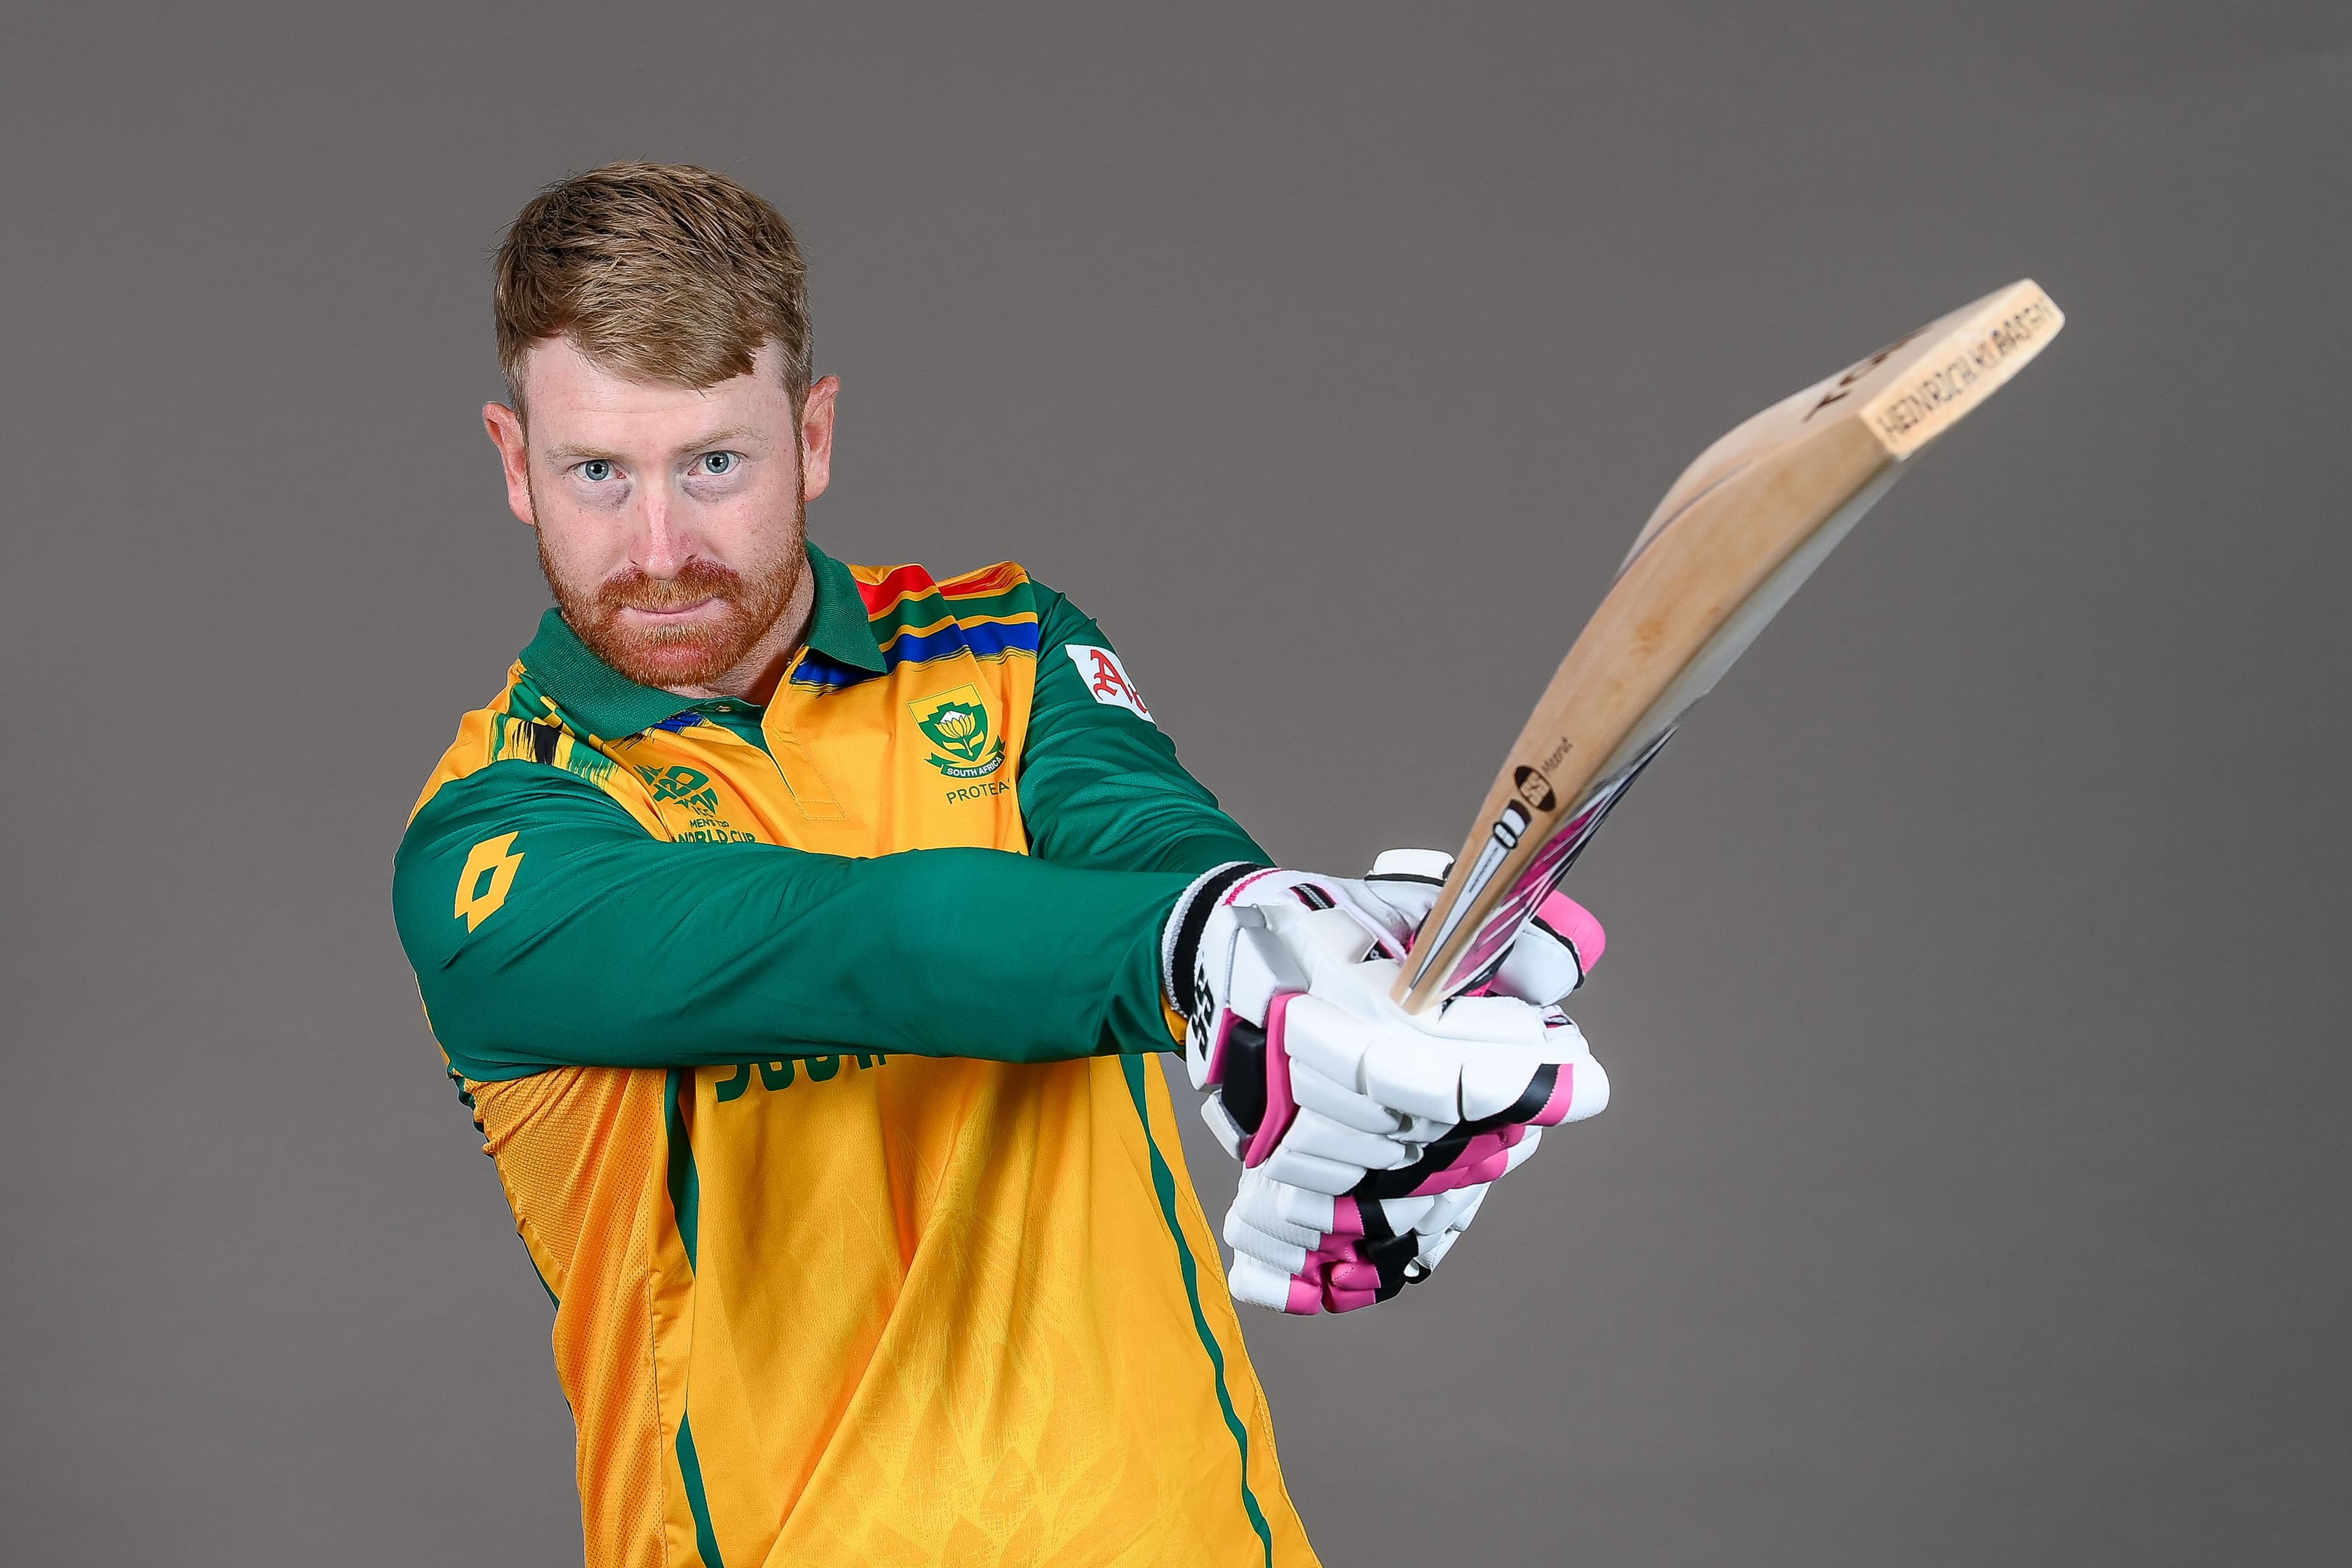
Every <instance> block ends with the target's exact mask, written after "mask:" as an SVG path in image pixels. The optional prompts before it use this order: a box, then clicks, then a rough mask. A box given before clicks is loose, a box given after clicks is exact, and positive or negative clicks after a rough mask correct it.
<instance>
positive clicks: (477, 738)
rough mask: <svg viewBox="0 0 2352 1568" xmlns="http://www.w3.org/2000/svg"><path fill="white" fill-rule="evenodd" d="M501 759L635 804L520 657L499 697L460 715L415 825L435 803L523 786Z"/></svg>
mask: <svg viewBox="0 0 2352 1568" xmlns="http://www.w3.org/2000/svg"><path fill="white" fill-rule="evenodd" d="M502 764H521V765H522V766H523V767H525V768H528V769H530V771H531V773H533V774H535V775H537V776H538V777H540V778H546V777H547V776H548V775H549V774H551V773H552V774H555V775H562V777H563V778H564V780H565V782H566V783H572V782H575V781H576V782H577V783H579V784H589V785H593V786H594V787H596V788H597V789H599V790H601V791H603V792H604V794H606V795H609V796H611V797H612V798H613V799H614V800H615V801H617V802H618V803H620V804H621V805H624V806H629V805H632V804H633V799H632V795H631V793H630V792H629V791H627V790H626V789H625V788H616V787H615V786H616V784H625V782H626V781H625V779H624V778H621V777H616V774H618V773H619V768H618V765H617V764H616V763H614V761H613V759H612V758H611V757H609V756H607V755H605V754H604V752H601V751H599V750H597V749H596V747H595V746H594V745H593V744H592V743H591V742H590V741H589V739H588V738H587V737H585V736H583V735H580V734H578V733H575V732H574V731H573V730H572V726H571V725H570V724H568V723H566V722H565V721H564V718H563V715H562V713H561V712H559V711H558V710H556V707H555V704H554V703H553V702H552V701H551V700H549V699H547V698H546V697H545V696H544V695H543V694H541V692H540V690H539V689H538V687H537V686H536V685H535V684H534V683H533V682H532V680H531V678H530V671H529V670H527V669H526V668H524V666H523V664H522V662H521V661H520V660H517V661H516V662H515V663H514V664H512V665H511V666H509V668H508V670H507V679H506V685H505V686H504V687H503V688H501V689H500V690H499V694H498V696H496V697H495V698H493V699H492V700H490V701H489V702H488V703H487V704H485V705H484V706H482V707H480V708H477V709H475V710H473V711H472V712H470V713H468V714H467V715H466V716H465V717H464V718H462V719H460V720H458V721H457V738H456V739H455V740H453V741H451V742H449V745H448V748H447V749H446V751H444V752H442V753H441V759H440V761H439V762H438V763H435V764H434V768H433V772H432V773H431V774H430V775H429V776H428V777H427V778H426V779H425V788H424V790H423V791H422V792H421V793H420V794H419V795H417V797H416V804H415V805H413V806H411V807H410V808H409V812H408V820H409V825H410V828H411V830H412V831H413V830H414V829H415V826H416V824H417V819H418V818H419V817H420V816H423V815H425V811H426V808H427V807H429V806H433V805H436V803H439V804H440V805H444V806H446V805H450V804H453V803H454V801H455V800H456V798H457V797H458V796H460V795H464V796H468V797H470V796H476V795H481V794H483V793H484V792H485V790H488V791H490V792H492V793H497V792H498V790H499V786H501V785H503V786H506V787H507V788H509V789H513V788H516V787H520V786H522V785H524V784H525V780H524V779H523V778H522V777H521V776H520V774H519V773H517V771H516V769H515V768H513V767H511V766H506V765H502Z"/></svg>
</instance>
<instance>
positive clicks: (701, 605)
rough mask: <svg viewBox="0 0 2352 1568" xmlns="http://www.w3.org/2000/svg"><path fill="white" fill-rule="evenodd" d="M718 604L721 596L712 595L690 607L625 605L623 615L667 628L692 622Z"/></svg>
mask: <svg viewBox="0 0 2352 1568" xmlns="http://www.w3.org/2000/svg"><path fill="white" fill-rule="evenodd" d="M718 602H719V596H718V595H715V594H712V595H705V596H704V597H702V598H699V599H697V600H695V601H694V602H693V603H692V604H690V605H664V606H662V607H661V608H659V609H654V608H649V607H647V606H646V605H622V606H621V610H622V613H623V614H625V615H630V616H637V617H639V618H640V619H642V620H644V621H646V622H647V623H649V624H650V625H653V626H675V625H677V624H678V623H679V622H681V621H688V620H692V619H693V618H694V617H695V616H698V615H700V614H701V613H702V612H703V611H705V610H707V609H709V607H710V606H711V605H715V604H717V603H718Z"/></svg>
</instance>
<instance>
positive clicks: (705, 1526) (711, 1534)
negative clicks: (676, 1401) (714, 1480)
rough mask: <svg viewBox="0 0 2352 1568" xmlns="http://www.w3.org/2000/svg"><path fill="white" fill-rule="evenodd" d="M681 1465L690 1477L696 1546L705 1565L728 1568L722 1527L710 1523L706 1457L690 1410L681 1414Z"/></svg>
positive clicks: (680, 1469)
mask: <svg viewBox="0 0 2352 1568" xmlns="http://www.w3.org/2000/svg"><path fill="white" fill-rule="evenodd" d="M677 1469H678V1474H680V1475H682V1476H684V1477H685V1478H686V1506H687V1508H688V1510H690V1511H691V1512H692V1513H693V1515H694V1549H695V1551H696V1552H699V1553H700V1554H701V1557H702V1568H727V1560H726V1559H725V1558H723V1557H721V1556H719V1531H716V1530H714V1529H712V1528H711V1524H710V1498H709V1493H708V1492H706V1491H705V1490H704V1489H703V1485H702V1460H701V1458H699V1457H698V1455H697V1454H696V1453H695V1451H694V1428H693V1427H691V1426H688V1425H687V1417H686V1412H684V1411H682V1410H681V1411H680V1412H678V1416H677Z"/></svg>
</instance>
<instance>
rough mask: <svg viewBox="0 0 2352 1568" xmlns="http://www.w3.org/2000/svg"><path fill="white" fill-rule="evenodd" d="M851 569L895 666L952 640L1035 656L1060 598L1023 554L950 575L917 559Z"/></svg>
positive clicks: (989, 652) (986, 652) (988, 651)
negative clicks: (1044, 620) (1041, 628)
mask: <svg viewBox="0 0 2352 1568" xmlns="http://www.w3.org/2000/svg"><path fill="white" fill-rule="evenodd" d="M849 574H850V576H851V577H852V578H853V579H854V580H855V581H856V584H857V592H858V595H859V597H861V598H862V599H864V600H865V602H866V619H867V620H868V621H869V622H870V623H871V625H872V626H873V629H874V641H875V643H876V644H877V646H878V647H880V648H881V649H882V652H883V656H884V657H885V658H887V659H888V660H889V661H890V662H891V663H892V664H894V665H896V664H898V663H901V662H905V661H909V660H911V661H917V662H920V661H924V660H927V659H929V658H932V657H935V653H934V649H935V647H944V646H947V645H956V646H960V647H963V648H969V649H970V650H971V653H972V654H973V655H974V656H975V657H977V658H995V657H1001V656H1003V655H1005V654H1018V655H1022V656H1024V657H1027V656H1034V654H1035V653H1036V651H1037V630H1038V624H1039V621H1040V618H1041V616H1044V615H1045V614H1046V613H1048V612H1049V611H1050V610H1051V609H1052V607H1053V606H1054V605H1055V604H1056V603H1058V602H1059V601H1060V599H1061V595H1058V594H1055V592H1054V591H1053V590H1052V589H1050V588H1047V587H1046V586H1045V585H1044V584H1041V583H1039V582H1037V581H1036V580H1035V579H1034V578H1033V577H1031V576H1030V575H1029V571H1028V568H1026V567H1024V566H1023V565H1022V564H1021V563H1019V562H1017V561H999V562H997V563H995V564H994V565H991V566H982V567H980V568H978V569H976V570H974V571H971V572H963V573H959V574H956V575H954V576H951V577H944V578H942V577H934V576H933V575H932V574H931V573H930V572H929V569H928V568H926V567H923V566H920V565H917V564H913V563H902V564H898V565H892V566H856V565H853V566H850V567H849Z"/></svg>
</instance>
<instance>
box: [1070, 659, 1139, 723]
mask: <svg viewBox="0 0 2352 1568" xmlns="http://www.w3.org/2000/svg"><path fill="white" fill-rule="evenodd" d="M1062 651H1063V652H1064V653H1066V654H1068V655H1069V656H1070V662H1071V663H1072V664H1075V665H1076V666H1077V667H1078V679H1080V680H1083V681H1085V682H1086V683H1087V690H1088V691H1090V692H1092V693H1094V699H1095V700H1096V701H1097V702H1104V703H1108V704H1109V705H1110V706H1111V707H1113V708H1124V709H1126V710H1128V711H1129V712H1130V713H1132V714H1134V715H1135V716H1136V717H1137V718H1139V719H1140V720H1142V721H1144V722H1145V723H1147V724H1153V723H1157V722H1159V721H1157V720H1155V719H1154V718H1152V716H1151V710H1150V709H1149V708H1146V707H1145V706H1144V705H1143V699H1142V698H1141V697H1140V696H1139V695H1137V693H1136V689H1135V683H1134V682H1133V681H1131V680H1129V679H1128V678H1127V668H1126V667H1125V666H1123V665H1121V664H1120V663H1119V662H1118V655H1117V654H1115V653H1113V652H1111V651H1110V649H1108V648H1107V647H1078V646H1076V645H1075V644H1064V645H1063V648H1062Z"/></svg>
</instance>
